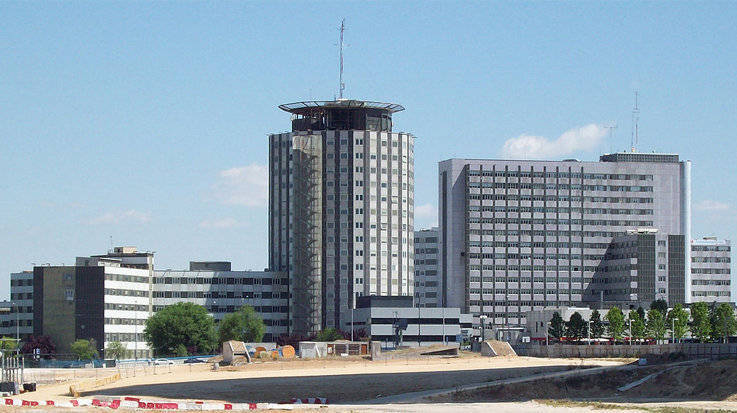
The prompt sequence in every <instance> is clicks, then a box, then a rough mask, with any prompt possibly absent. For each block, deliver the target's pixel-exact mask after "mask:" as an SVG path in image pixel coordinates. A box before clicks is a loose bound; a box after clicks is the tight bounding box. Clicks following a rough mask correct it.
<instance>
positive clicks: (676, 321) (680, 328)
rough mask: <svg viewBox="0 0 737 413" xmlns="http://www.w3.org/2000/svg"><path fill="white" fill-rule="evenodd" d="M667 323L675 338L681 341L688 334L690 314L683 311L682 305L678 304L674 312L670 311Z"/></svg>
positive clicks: (674, 307)
mask: <svg viewBox="0 0 737 413" xmlns="http://www.w3.org/2000/svg"><path fill="white" fill-rule="evenodd" d="M666 323H667V327H668V329H669V330H670V331H671V333H672V334H673V337H674V338H675V339H676V340H680V339H682V338H683V336H685V335H686V333H687V332H688V312H687V311H686V310H684V309H683V306H682V305H681V304H676V305H675V306H673V309H672V310H670V311H668V317H666Z"/></svg>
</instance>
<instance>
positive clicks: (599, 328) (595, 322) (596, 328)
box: [589, 310, 604, 338]
mask: <svg viewBox="0 0 737 413" xmlns="http://www.w3.org/2000/svg"><path fill="white" fill-rule="evenodd" d="M589 321H590V322H591V338H601V337H602V336H603V335H604V323H603V322H602V321H601V314H599V310H594V311H593V312H592V313H591V317H589Z"/></svg>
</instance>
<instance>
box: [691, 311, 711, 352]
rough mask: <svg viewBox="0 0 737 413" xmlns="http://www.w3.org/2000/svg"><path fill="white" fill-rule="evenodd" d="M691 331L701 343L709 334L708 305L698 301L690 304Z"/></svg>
mask: <svg viewBox="0 0 737 413" xmlns="http://www.w3.org/2000/svg"><path fill="white" fill-rule="evenodd" d="M691 320H692V321H691V333H692V334H693V335H694V337H696V338H698V339H699V341H701V342H702V343H703V342H705V341H706V340H708V339H709V337H710V336H711V322H710V320H709V305H708V304H706V303H704V302H700V303H693V304H691Z"/></svg>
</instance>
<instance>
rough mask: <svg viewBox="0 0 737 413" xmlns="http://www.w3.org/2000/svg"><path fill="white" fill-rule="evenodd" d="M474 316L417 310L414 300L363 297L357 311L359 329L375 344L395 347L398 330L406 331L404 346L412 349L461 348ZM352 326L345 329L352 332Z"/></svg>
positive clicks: (438, 309) (448, 310)
mask: <svg viewBox="0 0 737 413" xmlns="http://www.w3.org/2000/svg"><path fill="white" fill-rule="evenodd" d="M471 324H472V317H471V315H470V314H461V311H460V309H459V308H445V307H434V308H426V307H413V306H412V297H405V296H392V297H381V296H363V297H359V299H358V301H357V308H356V309H355V310H354V326H355V329H356V330H358V329H362V328H363V329H365V330H366V333H367V334H368V335H369V336H370V337H371V340H376V341H381V342H384V343H387V344H388V345H390V346H391V344H389V343H394V342H395V339H396V326H400V329H401V330H402V345H404V346H410V347H419V346H430V345H434V344H448V345H460V344H461V342H462V341H463V340H464V338H465V339H467V338H468V335H469V334H470V330H471ZM350 328H351V326H350V323H348V324H347V325H346V326H345V330H346V331H350Z"/></svg>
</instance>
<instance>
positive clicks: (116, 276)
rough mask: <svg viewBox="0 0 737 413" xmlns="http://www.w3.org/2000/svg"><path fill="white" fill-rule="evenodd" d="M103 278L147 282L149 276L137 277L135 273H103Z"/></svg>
mask: <svg viewBox="0 0 737 413" xmlns="http://www.w3.org/2000/svg"><path fill="white" fill-rule="evenodd" d="M105 279H106V280H109V281H126V282H132V283H146V284H148V282H149V277H139V276H136V275H124V274H105Z"/></svg>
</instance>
